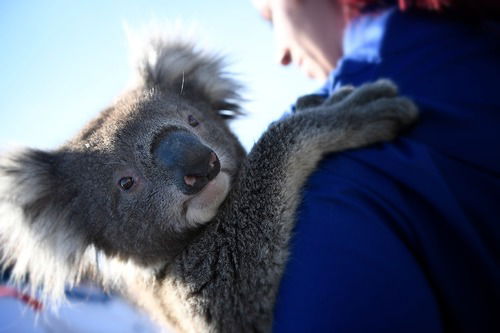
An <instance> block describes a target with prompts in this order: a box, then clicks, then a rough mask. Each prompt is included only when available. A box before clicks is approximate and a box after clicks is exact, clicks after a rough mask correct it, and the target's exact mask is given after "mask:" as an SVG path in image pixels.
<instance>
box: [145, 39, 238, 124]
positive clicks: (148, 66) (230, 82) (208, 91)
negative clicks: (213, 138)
mask: <svg viewBox="0 0 500 333" xmlns="http://www.w3.org/2000/svg"><path fill="white" fill-rule="evenodd" d="M224 67H225V65H224V62H223V58H222V57H220V56H217V55H214V54H209V53H207V52H205V51H203V50H200V49H198V48H197V47H196V46H195V44H194V43H193V42H190V41H187V40H182V39H180V38H175V37H166V36H159V37H158V36H156V37H153V38H150V39H149V43H148V44H147V45H146V47H145V49H144V50H143V51H142V56H140V57H139V63H138V70H139V77H140V78H141V81H142V82H143V84H144V85H145V86H147V87H160V89H163V90H167V91H170V92H173V93H179V95H183V96H185V97H186V98H191V99H194V100H196V101H200V100H204V101H206V102H208V103H209V104H210V106H211V107H212V109H213V110H214V111H218V112H219V111H221V112H220V114H221V115H222V116H223V117H225V118H231V117H232V116H237V115H239V114H241V110H240V107H239V103H240V102H241V100H242V98H241V96H240V94H239V92H238V91H239V90H240V89H241V85H240V84H239V83H238V82H236V80H234V79H233V78H231V77H230V75H228V73H227V72H225V69H224Z"/></svg>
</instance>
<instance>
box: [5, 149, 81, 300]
mask: <svg viewBox="0 0 500 333" xmlns="http://www.w3.org/2000/svg"><path fill="white" fill-rule="evenodd" d="M61 158H62V156H61V154H59V153H57V152H56V153H51V152H45V151H40V150H32V149H26V150H23V151H19V152H15V153H11V154H8V155H6V156H3V157H2V159H1V160H0V253H1V254H2V258H1V264H2V266H4V267H7V266H10V267H12V277H13V279H14V280H17V281H18V282H19V281H24V279H25V278H26V276H28V275H29V282H30V284H31V286H32V288H33V289H35V288H37V287H43V291H44V292H45V294H44V295H43V296H50V298H56V299H58V298H61V297H62V295H63V292H64V285H65V284H66V283H68V282H70V283H71V282H74V281H76V280H78V275H79V272H76V271H77V270H76V269H75V265H79V264H80V262H81V256H82V255H83V252H84V249H85V244H84V240H83V239H82V236H79V235H78V234H77V233H76V232H75V230H72V229H74V228H71V223H70V222H69V221H68V209H67V207H68V205H69V203H70V202H71V201H72V200H73V198H74V196H75V194H74V193H71V191H70V190H68V187H67V186H65V185H66V184H65V179H64V176H63V173H62V172H61V171H60V165H61Z"/></svg>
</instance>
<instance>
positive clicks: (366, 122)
mask: <svg viewBox="0 0 500 333" xmlns="http://www.w3.org/2000/svg"><path fill="white" fill-rule="evenodd" d="M321 108H324V109H326V110H328V108H332V109H336V110H335V111H334V110H332V111H334V112H338V116H339V117H340V118H343V119H346V118H347V121H346V123H348V124H349V126H350V127H351V128H353V129H356V128H359V129H363V130H362V131H357V135H355V136H361V137H363V139H362V140H372V139H373V140H376V141H385V140H391V139H393V138H394V137H395V136H396V135H397V134H398V133H399V132H400V131H402V130H404V129H406V128H407V127H409V126H410V125H412V124H413V123H414V122H415V121H416V120H417V117H418V110H417V107H416V106H415V104H414V103H413V102H412V101H410V100H409V99H408V98H405V97H402V96H398V89H397V87H396V85H395V84H394V83H393V82H391V81H389V80H378V81H376V82H375V83H368V84H364V85H362V86H360V87H359V88H358V89H353V88H351V87H348V88H345V89H340V90H339V91H338V92H337V93H336V94H333V95H332V96H331V97H330V98H329V99H327V100H326V101H325V102H324V103H323V104H322V105H321ZM368 143H369V142H368Z"/></svg>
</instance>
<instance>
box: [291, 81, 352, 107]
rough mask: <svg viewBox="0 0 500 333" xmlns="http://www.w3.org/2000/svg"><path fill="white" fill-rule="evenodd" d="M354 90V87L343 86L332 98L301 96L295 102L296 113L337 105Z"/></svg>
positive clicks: (314, 95)
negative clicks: (324, 105) (325, 105)
mask: <svg viewBox="0 0 500 333" xmlns="http://www.w3.org/2000/svg"><path fill="white" fill-rule="evenodd" d="M353 90H354V87H353V86H343V87H341V88H339V89H338V90H337V91H335V92H334V93H333V94H332V95H331V96H326V95H321V94H309V95H304V96H301V97H299V98H298V99H297V101H296V102H295V111H297V112H301V111H307V110H311V108H314V107H316V106H320V105H323V104H328V105H331V104H335V103H338V102H340V101H341V100H343V99H344V98H345V97H346V96H348V95H349V94H350V93H351V92H352V91H353Z"/></svg>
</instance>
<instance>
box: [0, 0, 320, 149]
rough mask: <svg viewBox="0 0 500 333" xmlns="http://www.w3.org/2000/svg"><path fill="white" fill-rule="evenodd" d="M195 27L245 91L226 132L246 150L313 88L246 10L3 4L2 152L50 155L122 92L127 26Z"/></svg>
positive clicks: (167, 0) (208, 3)
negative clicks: (240, 111) (278, 55)
mask: <svg viewBox="0 0 500 333" xmlns="http://www.w3.org/2000/svg"><path fill="white" fill-rule="evenodd" d="M176 20H181V21H183V22H185V24H186V25H187V26H192V25H196V26H197V27H198V29H199V30H200V31H201V33H202V37H203V40H204V41H205V44H208V45H210V48H211V49H214V50H215V51H221V52H222V53H223V54H226V55H227V56H228V59H229V63H230V64H231V66H230V67H229V69H230V70H231V71H232V72H234V73H237V77H238V78H239V79H240V80H241V81H243V83H244V84H245V86H246V87H247V90H246V91H245V93H244V96H245V97H246V98H247V99H248V100H249V102H248V103H245V104H244V108H245V109H246V111H247V112H248V116H247V117H245V118H243V119H241V120H239V121H236V122H235V123H234V124H233V128H234V129H235V131H236V133H237V134H238V136H239V137H240V139H241V140H242V142H243V143H244V145H245V147H246V148H247V149H248V148H250V147H251V145H252V144H253V143H254V142H255V140H256V139H257V138H258V137H259V135H260V133H261V132H262V130H264V129H265V128H266V126H267V125H268V123H269V122H270V121H272V120H274V119H276V118H278V117H279V116H280V115H281V114H282V113H283V112H284V111H285V110H286V109H287V108H288V106H289V105H290V104H291V103H292V102H293V101H294V100H295V99H296V98H297V97H298V96H299V95H302V94H305V93H308V92H311V91H313V90H315V89H316V88H317V87H319V83H317V82H313V81H311V80H309V79H307V78H306V77H305V76H304V75H303V74H302V73H301V72H299V70H298V69H297V68H295V67H289V68H283V67H281V66H280V65H278V64H277V63H276V61H275V53H274V52H275V49H274V44H273V38H274V37H273V33H272V29H271V27H270V25H269V24H268V23H267V22H265V21H263V20H262V19H261V18H260V16H259V15H258V13H257V11H256V10H255V9H254V8H253V7H252V5H251V1H250V0H178V1H174V0H142V1H140V0H135V1H133V0H120V1H118V0H100V1H98V0H80V1H67V0H18V1H15V0H0V151H2V150H8V149H11V148H12V147H14V146H31V147H37V148H56V147H57V146H58V145H60V144H62V143H64V142H65V141H66V140H67V139H69V138H70V137H71V136H72V135H73V134H74V133H76V131H78V129H79V128H80V127H82V126H83V125H84V124H85V122H86V121H88V120H89V119H91V118H92V117H94V116H96V115H97V113H98V112H99V111H100V110H102V109H103V108H105V107H106V106H107V105H109V104H110V103H112V101H113V100H114V99H115V98H116V97H117V96H118V95H119V94H120V93H121V92H123V90H124V89H125V88H126V85H127V83H129V81H130V76H131V66H130V62H129V57H128V50H127V48H128V46H127V38H126V35H125V31H124V24H125V23H126V24H127V25H129V26H130V27H132V28H133V29H134V28H135V29H141V28H143V27H144V26H146V25H148V24H149V22H151V21H156V22H160V23H163V22H173V21H176Z"/></svg>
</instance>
